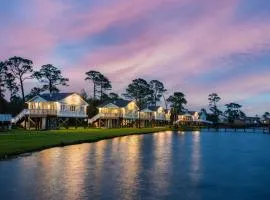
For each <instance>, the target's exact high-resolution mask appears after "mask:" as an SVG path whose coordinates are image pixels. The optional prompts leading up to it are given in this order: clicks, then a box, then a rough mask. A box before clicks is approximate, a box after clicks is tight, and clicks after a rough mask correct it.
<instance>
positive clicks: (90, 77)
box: [85, 70, 101, 100]
mask: <svg viewBox="0 0 270 200" xmlns="http://www.w3.org/2000/svg"><path fill="white" fill-rule="evenodd" d="M85 75H86V78H85V80H86V81H92V82H93V85H94V100H95V99H97V95H96V94H97V93H96V92H97V85H98V84H99V81H100V76H101V73H100V72H98V71H92V70H90V71H88V72H86V73H85Z"/></svg>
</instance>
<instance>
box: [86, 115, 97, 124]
mask: <svg viewBox="0 0 270 200" xmlns="http://www.w3.org/2000/svg"><path fill="white" fill-rule="evenodd" d="M99 117H100V114H96V115H95V116H94V117H92V118H91V119H89V120H88V123H89V124H92V123H93V122H95V121H96V120H98V119H99Z"/></svg>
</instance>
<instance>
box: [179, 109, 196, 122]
mask: <svg viewBox="0 0 270 200" xmlns="http://www.w3.org/2000/svg"><path fill="white" fill-rule="evenodd" d="M199 118H200V115H199V113H198V112H196V111H188V112H186V113H183V114H181V115H178V120H177V122H178V123H180V124H191V123H197V122H199Z"/></svg>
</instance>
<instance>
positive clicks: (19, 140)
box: [0, 128, 169, 159]
mask: <svg viewBox="0 0 270 200" xmlns="http://www.w3.org/2000/svg"><path fill="white" fill-rule="evenodd" d="M165 130H169V128H141V129H138V128H121V129H64V130H50V131H29V130H19V129H17V130H12V131H8V132H3V133H0V159H6V158H9V157H12V156H16V155H19V154H22V153H28V152H33V151H39V150H42V149H46V148H50V147H56V146H65V145H71V144H80V143H86V142H96V141H99V140H103V139H110V138H114V137H119V136H127V135H134V134H145V133H153V132H159V131H165Z"/></svg>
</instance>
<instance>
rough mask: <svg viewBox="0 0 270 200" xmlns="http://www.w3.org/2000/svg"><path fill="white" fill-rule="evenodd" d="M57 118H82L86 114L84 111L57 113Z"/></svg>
mask: <svg viewBox="0 0 270 200" xmlns="http://www.w3.org/2000/svg"><path fill="white" fill-rule="evenodd" d="M57 116H58V117H74V118H76V117H78V118H84V117H87V114H86V113H85V112H84V111H58V112H57Z"/></svg>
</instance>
